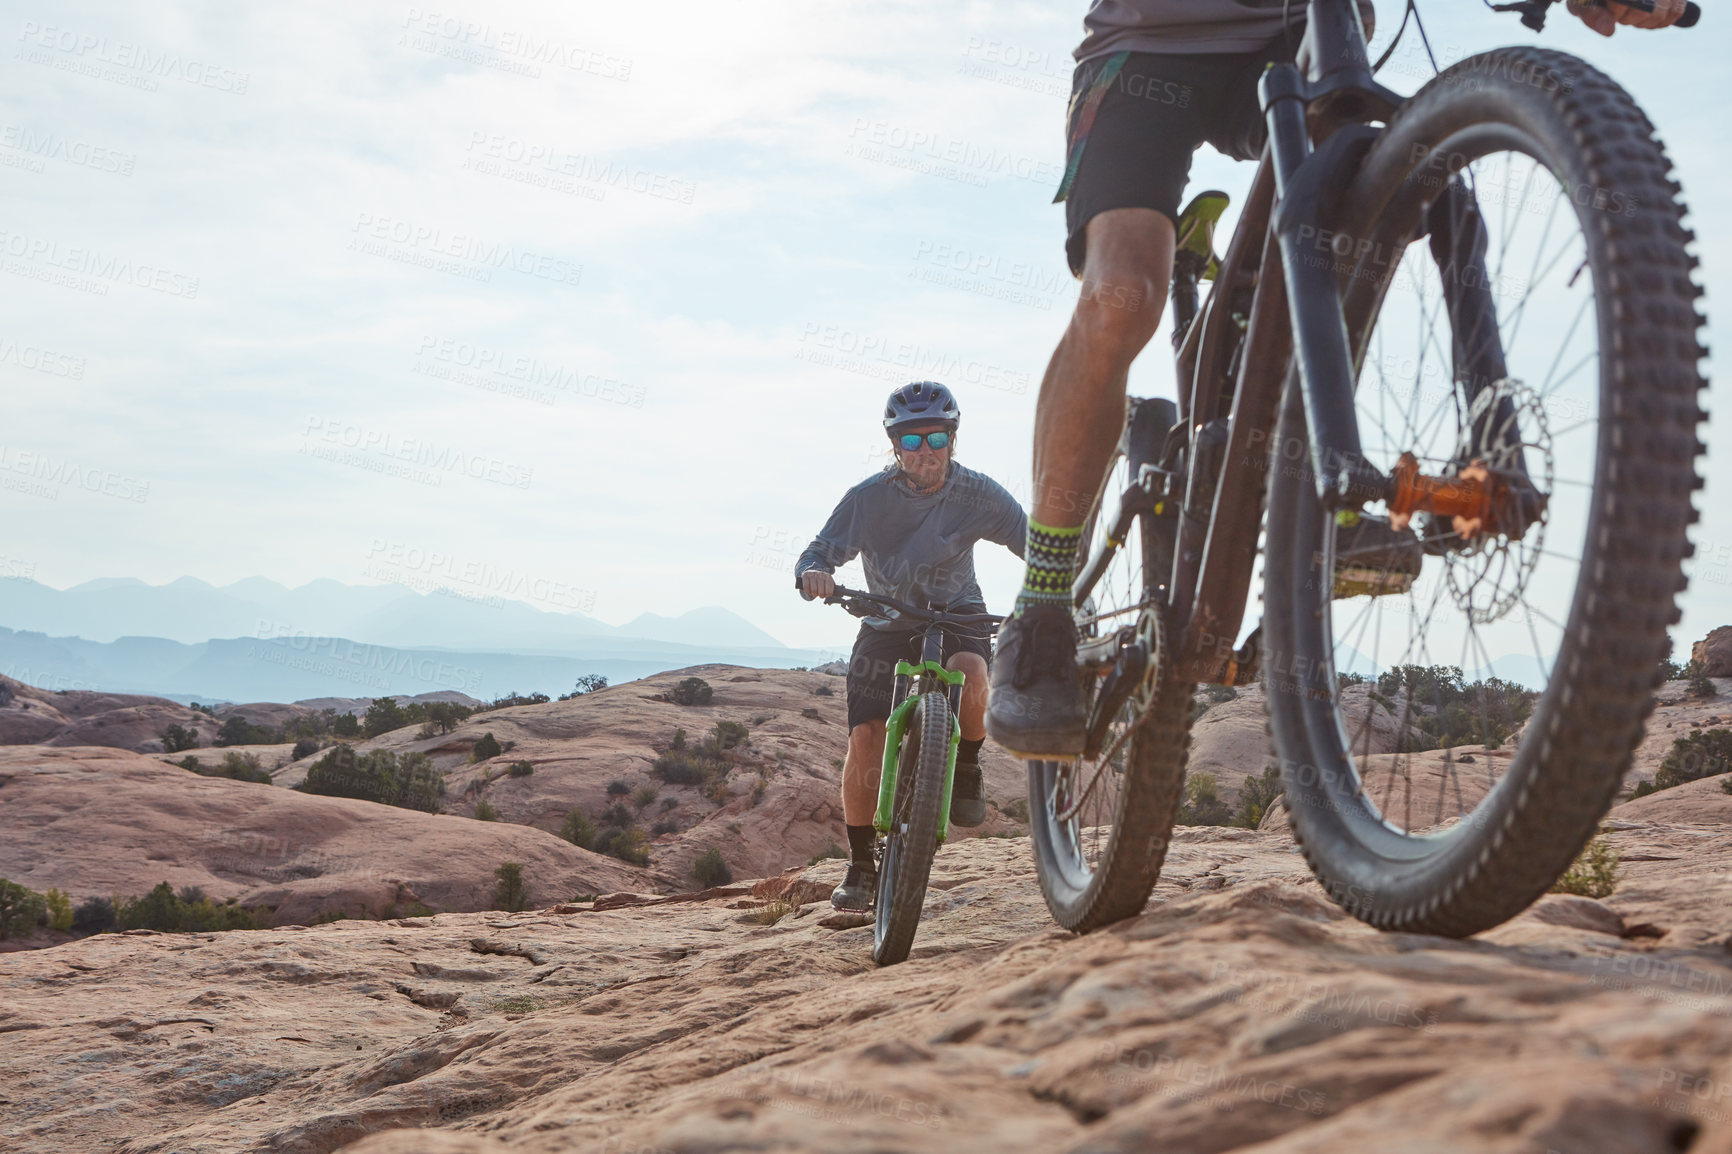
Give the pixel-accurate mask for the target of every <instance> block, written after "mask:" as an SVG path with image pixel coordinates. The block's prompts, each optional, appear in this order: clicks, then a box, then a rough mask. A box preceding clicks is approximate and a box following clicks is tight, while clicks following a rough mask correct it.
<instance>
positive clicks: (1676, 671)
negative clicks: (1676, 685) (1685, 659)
mask: <svg viewBox="0 0 1732 1154" xmlns="http://www.w3.org/2000/svg"><path fill="white" fill-rule="evenodd" d="M1667 645H1668V647H1669V646H1670V645H1671V642H1670V640H1668V641H1667ZM1654 672H1655V674H1656V675H1657V676H1658V677H1659V679H1660V680H1661V681H1678V680H1681V679H1682V678H1683V676H1684V667H1683V666H1682V665H1679V664H1678V663H1677V662H1676V661H1673V660H1672V659H1671V658H1670V657H1662V658H1660V664H1659V667H1658V668H1657V669H1656V670H1655V671H1654Z"/></svg>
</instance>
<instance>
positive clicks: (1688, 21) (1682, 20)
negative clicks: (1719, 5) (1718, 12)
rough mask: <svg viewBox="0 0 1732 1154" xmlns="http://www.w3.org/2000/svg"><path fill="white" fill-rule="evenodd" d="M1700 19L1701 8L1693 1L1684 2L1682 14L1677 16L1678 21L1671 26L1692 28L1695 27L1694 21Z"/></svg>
mask: <svg viewBox="0 0 1732 1154" xmlns="http://www.w3.org/2000/svg"><path fill="white" fill-rule="evenodd" d="M1700 19H1702V9H1701V8H1700V7H1699V6H1698V5H1696V4H1694V3H1691V4H1686V5H1684V14H1683V15H1682V16H1680V17H1678V22H1677V23H1676V24H1674V25H1672V27H1674V28H1694V27H1696V21H1698V20H1700Z"/></svg>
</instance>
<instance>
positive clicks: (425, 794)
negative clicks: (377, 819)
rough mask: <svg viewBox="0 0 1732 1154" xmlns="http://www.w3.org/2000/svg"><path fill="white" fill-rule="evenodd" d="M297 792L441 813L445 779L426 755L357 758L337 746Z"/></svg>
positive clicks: (380, 752) (374, 753)
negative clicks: (440, 806) (441, 797)
mask: <svg viewBox="0 0 1732 1154" xmlns="http://www.w3.org/2000/svg"><path fill="white" fill-rule="evenodd" d="M297 788H299V789H300V790H301V791H302V792H303V793H316V794H322V795H324V796H326V797H352V798H358V799H360V800H361V801H376V802H379V803H381V804H383V805H395V806H400V807H402V808H404V809H418V810H422V811H424V812H426V813H438V812H439V798H440V796H441V795H443V794H444V792H445V778H444V777H443V776H441V774H440V773H439V771H438V770H437V769H435V768H434V767H433V763H432V761H431V760H430V759H429V758H428V757H427V755H426V754H424V753H405V754H401V755H398V754H396V753H393V752H391V751H390V750H388V749H375V750H371V751H369V752H367V753H365V754H357V753H356V752H355V748H354V747H353V746H351V745H334V746H332V747H331V749H330V750H329V751H328V752H326V754H325V756H323V757H321V758H320V759H319V760H318V761H315V762H314V763H313V765H312V768H310V769H308V770H307V778H306V780H305V781H303V782H302V783H301V784H300V785H299V786H298V787H297Z"/></svg>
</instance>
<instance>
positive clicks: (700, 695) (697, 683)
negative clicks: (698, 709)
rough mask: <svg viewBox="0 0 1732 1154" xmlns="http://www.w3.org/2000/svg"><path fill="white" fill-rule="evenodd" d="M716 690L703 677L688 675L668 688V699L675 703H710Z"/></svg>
mask: <svg viewBox="0 0 1732 1154" xmlns="http://www.w3.org/2000/svg"><path fill="white" fill-rule="evenodd" d="M715 696H716V691H715V690H713V689H711V688H710V683H709V682H707V681H705V680H704V679H703V678H701V677H688V678H686V679H685V680H684V681H682V682H680V683H679V684H678V685H676V686H674V687H673V688H672V689H670V690H668V700H669V701H671V702H673V703H674V704H675V705H708V704H709V703H710V702H711V701H712V700H714V699H715Z"/></svg>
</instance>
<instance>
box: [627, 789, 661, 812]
mask: <svg viewBox="0 0 1732 1154" xmlns="http://www.w3.org/2000/svg"><path fill="white" fill-rule="evenodd" d="M660 796H661V790H659V789H657V788H656V787H655V786H653V785H640V786H638V789H637V792H636V793H634V794H632V795H631V800H632V802H633V803H634V804H635V805H636V806H637V807H638V808H639V809H642V808H643V807H644V806H646V805H649V804H650V803H651V802H653V801H655V799H656V798H658V797H660Z"/></svg>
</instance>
